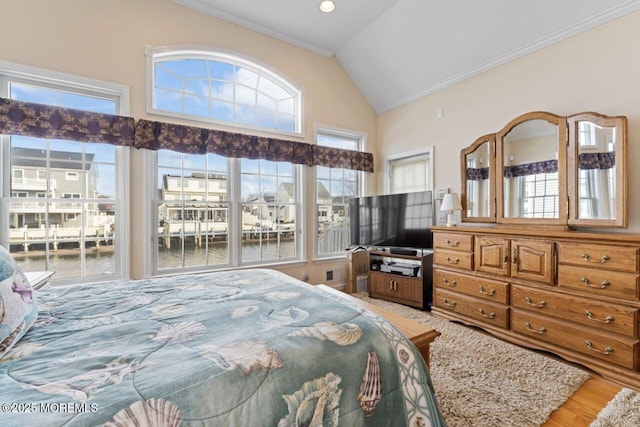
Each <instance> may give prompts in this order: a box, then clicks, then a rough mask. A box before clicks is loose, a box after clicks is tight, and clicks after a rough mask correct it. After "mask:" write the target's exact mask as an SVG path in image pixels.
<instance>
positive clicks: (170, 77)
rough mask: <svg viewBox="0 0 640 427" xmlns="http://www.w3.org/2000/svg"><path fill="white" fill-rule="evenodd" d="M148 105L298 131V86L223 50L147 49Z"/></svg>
mask: <svg viewBox="0 0 640 427" xmlns="http://www.w3.org/2000/svg"><path fill="white" fill-rule="evenodd" d="M147 56H148V58H149V61H148V64H149V65H148V68H149V74H150V78H149V80H150V82H149V84H150V90H149V104H150V105H149V111H150V112H153V113H157V114H164V115H170V116H174V117H184V118H190V119H194V120H200V121H208V122H213V123H224V124H227V125H228V124H233V125H236V126H241V127H243V128H256V129H267V130H270V131H276V132H280V133H294V134H301V133H302V129H301V123H302V116H301V101H302V92H301V91H300V90H299V89H298V88H296V87H295V86H294V85H293V84H291V83H290V82H288V81H287V80H286V79H284V78H282V77H281V76H279V75H278V74H276V73H275V72H273V71H271V70H270V69H268V68H267V67H265V66H263V65H260V64H258V63H256V62H255V61H250V60H248V59H245V58H242V57H241V56H239V55H235V54H231V53H229V52H223V51H203V50H176V51H160V50H155V51H154V50H153V49H148V50H147Z"/></svg>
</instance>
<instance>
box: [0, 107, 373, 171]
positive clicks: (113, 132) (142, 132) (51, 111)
mask: <svg viewBox="0 0 640 427" xmlns="http://www.w3.org/2000/svg"><path fill="white" fill-rule="evenodd" d="M0 133H2V134H7V135H23V136H32V137H36V138H53V139H65V140H72V141H80V142H103V143H108V144H113V145H124V146H133V147H135V148H144V149H147V150H160V149H167V150H173V151H177V152H180V153H188V154H205V153H214V154H219V155H222V156H225V157H233V158H246V159H265V160H271V161H282V162H291V163H294V164H300V165H305V166H326V167H332V168H345V169H353V170H359V171H364V172H373V154H371V153H363V152H359V151H353V150H344V149H340V148H330V147H322V146H317V145H311V144H307V143H304V142H297V141H288V140H283V139H278V138H270V137H263V136H255V135H245V134H241V133H234V132H226V131H221V130H214V129H206V128H200V127H195V126H186V125H178V124H172V123H163V122H156V121H151V120H144V119H140V120H138V121H137V123H136V121H135V120H134V119H133V118H132V117H124V116H115V115H110V114H104V113H94V112H89V111H83V110H75V109H71V108H64V107H55V106H51V105H44V104H37V103H32V102H24V101H16V100H12V99H6V98H0Z"/></svg>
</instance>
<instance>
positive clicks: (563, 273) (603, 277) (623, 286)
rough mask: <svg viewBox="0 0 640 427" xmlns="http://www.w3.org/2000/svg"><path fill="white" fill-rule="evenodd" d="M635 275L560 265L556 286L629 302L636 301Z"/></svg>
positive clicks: (636, 281) (636, 276)
mask: <svg viewBox="0 0 640 427" xmlns="http://www.w3.org/2000/svg"><path fill="white" fill-rule="evenodd" d="M639 277H640V276H638V275H637V274H630V273H620V272H617V271H608V270H603V269H595V268H583V267H574V266H570V265H561V266H559V267H558V286H560V287H563V288H570V289H576V290H579V291H583V292H589V293H591V294H593V295H594V296H597V295H606V296H610V297H614V298H623V299H627V300H631V301H637V300H638V289H639V288H638V278H639Z"/></svg>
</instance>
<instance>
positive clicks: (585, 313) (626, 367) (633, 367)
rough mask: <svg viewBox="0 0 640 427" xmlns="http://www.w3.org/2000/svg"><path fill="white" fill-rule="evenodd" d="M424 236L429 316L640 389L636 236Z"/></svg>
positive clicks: (440, 232) (475, 232) (474, 232)
mask: <svg viewBox="0 0 640 427" xmlns="http://www.w3.org/2000/svg"><path fill="white" fill-rule="evenodd" d="M433 230H434V258H433V260H434V266H433V286H434V290H435V295H434V306H433V308H432V311H433V313H434V314H436V315H438V316H441V317H444V318H447V319H450V320H458V321H461V322H463V323H466V324H469V325H474V326H478V327H480V328H483V329H484V330H486V331H488V332H490V333H492V334H494V335H496V336H498V337H500V338H502V339H504V340H507V341H510V342H513V343H516V344H520V345H524V346H528V347H531V348H536V349H541V350H546V351H550V352H553V353H555V354H557V355H559V356H561V357H563V358H565V359H567V360H569V361H572V362H577V363H580V364H583V365H584V366H587V367H589V368H591V369H593V370H594V371H596V372H598V373H599V374H601V375H602V376H604V377H607V378H610V379H612V380H614V381H618V382H620V383H622V384H624V385H626V386H629V387H632V388H635V389H637V390H640V345H639V339H640V235H629V234H619V233H587V232H578V231H570V230H560V231H559V230H554V229H548V228H547V229H545V228H535V227H529V228H527V227H525V226H488V227H481V226H475V227H474V226H462V227H451V228H448V227H434V229H433ZM532 369H535V367H532Z"/></svg>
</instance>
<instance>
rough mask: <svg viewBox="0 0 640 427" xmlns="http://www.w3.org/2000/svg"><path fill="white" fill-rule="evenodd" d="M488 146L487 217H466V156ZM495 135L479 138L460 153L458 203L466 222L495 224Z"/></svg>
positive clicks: (462, 218) (462, 217)
mask: <svg viewBox="0 0 640 427" xmlns="http://www.w3.org/2000/svg"><path fill="white" fill-rule="evenodd" d="M484 143H488V144H489V159H487V161H488V162H489V178H488V179H489V186H488V187H489V216H486V217H485V216H483V217H477V216H474V217H471V220H469V218H468V217H467V174H468V172H467V156H468V155H469V154H471V153H474V152H475V151H476V150H477V149H478V148H479V147H480V146H481V145H482V144H484ZM495 159H496V135H495V134H494V133H491V134H488V135H484V136H481V137H480V138H478V139H477V140H476V141H475V142H474V143H473V144H471V145H470V146H469V147H467V148H465V149H463V150H462V152H461V156H460V172H461V177H460V179H461V182H462V189H461V190H460V202H461V204H462V212H461V220H462V221H463V222H464V221H467V222H496V189H495V173H496V172H495V168H496V161H495Z"/></svg>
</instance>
